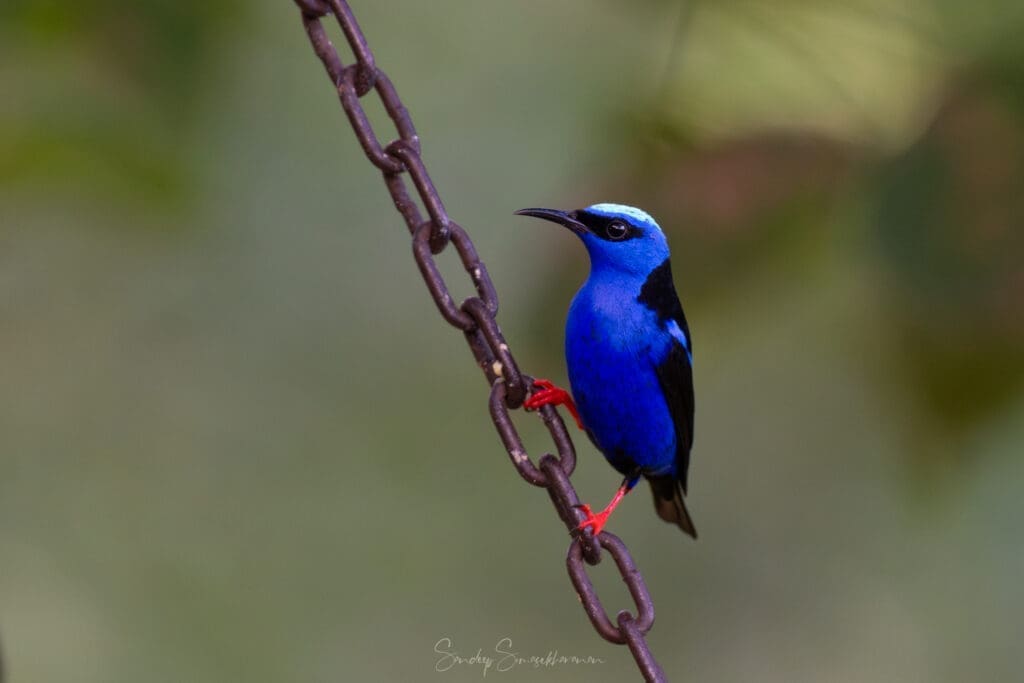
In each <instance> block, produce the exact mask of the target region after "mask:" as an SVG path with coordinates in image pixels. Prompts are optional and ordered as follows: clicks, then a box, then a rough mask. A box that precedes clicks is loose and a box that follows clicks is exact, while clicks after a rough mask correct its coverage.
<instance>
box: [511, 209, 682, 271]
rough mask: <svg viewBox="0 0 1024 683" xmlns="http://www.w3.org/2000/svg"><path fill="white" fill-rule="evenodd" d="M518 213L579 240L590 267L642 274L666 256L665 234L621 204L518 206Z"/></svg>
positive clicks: (647, 218)
mask: <svg viewBox="0 0 1024 683" xmlns="http://www.w3.org/2000/svg"><path fill="white" fill-rule="evenodd" d="M516 214H518V215H520V216H533V217H535V218H543V219H544V220H546V221H551V222H553V223H558V224H559V225H563V226H565V227H567V228H569V229H570V230H572V231H573V232H574V233H576V235H577V236H578V237H579V238H580V239H581V240H583V244H584V245H585V246H586V247H587V252H588V253H589V254H590V263H591V268H592V269H593V270H595V271H598V270H605V269H610V270H615V271H619V272H622V273H626V274H630V275H636V276H640V277H643V276H646V275H647V274H649V273H650V272H651V271H652V270H654V269H655V268H657V267H658V266H660V265H661V264H662V263H663V262H664V261H665V259H667V258H668V242H667V241H666V240H665V234H664V233H662V231H661V228H660V227H658V224H657V223H656V222H655V221H654V219H653V218H651V216H650V215H649V214H647V213H646V212H644V211H641V210H640V209H636V208H633V207H632V206H624V205H622V204H594V205H593V206H588V207H587V208H585V209H577V210H576V211H558V210H556V209H520V210H519V211H516Z"/></svg>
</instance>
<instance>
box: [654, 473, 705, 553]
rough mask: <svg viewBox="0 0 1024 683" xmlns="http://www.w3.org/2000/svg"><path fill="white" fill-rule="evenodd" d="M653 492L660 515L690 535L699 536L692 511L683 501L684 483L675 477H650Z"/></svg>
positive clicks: (656, 508) (655, 505) (655, 506)
mask: <svg viewBox="0 0 1024 683" xmlns="http://www.w3.org/2000/svg"><path fill="white" fill-rule="evenodd" d="M647 481H649V482H651V492H652V493H653V494H654V509H655V511H657V513H658V516H659V517H661V518H662V519H663V520H665V521H666V522H669V523H670V524H676V525H678V526H679V528H680V529H682V530H683V531H685V532H686V533H688V534H689V535H690V536H693V537H694V538H697V529H696V528H695V527H694V526H693V520H692V519H690V513H689V512H687V511H686V503H684V502H683V483H682V482H681V481H679V480H678V479H676V478H675V477H650V478H648V480H647Z"/></svg>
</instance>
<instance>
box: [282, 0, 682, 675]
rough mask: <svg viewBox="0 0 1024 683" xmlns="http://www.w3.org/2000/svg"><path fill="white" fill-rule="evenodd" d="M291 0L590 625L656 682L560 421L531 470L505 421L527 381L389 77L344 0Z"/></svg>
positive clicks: (648, 615) (614, 545) (641, 588)
mask: <svg viewBox="0 0 1024 683" xmlns="http://www.w3.org/2000/svg"><path fill="white" fill-rule="evenodd" d="M295 3H296V4H297V5H298V6H299V9H300V10H301V11H302V22H303V25H304V26H305V29H306V34H307V35H308V36H309V41H310V43H311V45H312V47H313V51H314V52H315V53H316V55H317V57H319V58H320V61H321V62H323V65H324V68H325V69H326V70H327V74H328V76H330V78H331V82H332V83H333V84H334V87H335V89H336V90H337V93H338V99H339V100H340V101H341V106H342V109H344V111H345V115H346V116H347V117H348V121H349V123H350V124H351V126H352V129H353V131H354V132H355V134H356V138H357V139H358V140H359V144H360V146H361V147H362V149H363V153H364V154H366V158H367V159H369V160H370V163H372V164H373V165H374V166H376V167H377V168H378V169H380V170H381V171H382V173H383V174H384V182H385V184H386V185H387V188H388V192H389V193H390V194H391V198H392V200H393V201H394V204H395V208H396V209H397V210H398V212H399V213H400V214H401V215H402V218H403V219H404V220H405V224H406V226H407V227H408V229H409V232H410V233H411V234H412V246H413V257H414V259H415V260H416V264H417V266H418V267H419V270H420V274H421V275H422V276H423V280H424V282H425V283H426V285H427V289H428V290H429V291H430V295H431V297H432V298H433V300H434V303H435V304H436V305H437V309H438V311H439V312H440V313H441V316H442V317H443V318H444V319H445V320H446V321H448V323H449V324H450V325H452V326H454V327H456V328H457V329H459V330H461V331H462V332H463V334H464V336H465V337H466V341H467V343H468V344H469V347H470V350H471V351H472V353H473V357H474V358H475V359H476V362H477V364H478V365H479V366H480V368H481V370H482V371H483V372H484V376H485V377H486V379H487V381H488V383H489V384H490V385H491V394H490V401H489V407H490V413H491V418H492V420H493V421H494V426H495V429H497V431H498V436H499V437H500V438H501V442H502V444H503V445H504V447H505V450H506V451H508V455H509V458H510V459H511V460H512V465H513V466H514V467H515V468H516V471H517V472H518V473H519V476H521V477H522V478H523V479H524V480H526V481H527V482H529V483H530V484H533V485H534V486H540V487H543V488H545V489H546V490H547V492H548V495H549V496H550V497H551V501H552V503H553V504H554V506H555V510H556V511H557V512H558V516H559V518H561V520H562V522H563V523H564V524H565V526H566V528H567V529H568V530H569V532H570V534H571V535H572V537H573V538H572V541H571V542H570V544H569V551H568V554H567V556H566V566H567V568H568V571H569V577H570V579H571V580H572V584H573V586H574V587H575V589H576V594H577V596H578V597H579V600H580V602H581V604H582V605H583V609H584V611H585V612H586V614H587V616H588V617H589V618H590V622H591V623H592V624H593V625H594V628H595V630H597V632H598V633H599V634H600V635H601V637H602V638H604V639H605V640H607V641H609V642H612V643H617V644H625V645H627V646H628V647H629V651H630V652H631V653H632V655H633V658H634V659H635V660H636V663H637V666H638V667H639V668H640V671H641V673H642V674H643V676H644V679H645V680H647V681H665V680H666V678H665V674H664V672H663V671H662V670H661V668H660V667H659V666H658V663H657V662H656V661H655V659H654V656H653V655H652V654H651V651H650V649H649V648H648V646H647V642H646V640H645V638H644V636H645V635H646V634H647V632H648V631H650V629H651V626H652V625H653V624H654V603H653V602H652V601H651V596H650V594H649V593H648V591H647V586H646V584H645V583H644V580H643V577H641V576H640V572H639V570H637V568H636V565H635V564H634V563H633V558H632V556H631V555H630V554H629V551H628V550H627V549H626V545H625V544H624V543H623V542H622V541H621V540H620V539H619V538H618V537H617V536H615V535H613V534H610V533H608V532H603V533H601V534H600V535H599V536H598V537H597V538H594V536H593V535H592V534H591V532H590V530H589V529H588V530H586V531H584V532H583V533H579V532H578V531H577V529H578V527H579V524H580V522H582V521H583V518H584V514H583V512H582V511H581V510H580V508H579V497H578V496H577V494H576V490H575V489H574V488H573V486H572V482H571V481H570V480H569V477H570V476H571V475H572V473H573V470H574V469H575V467H576V451H575V449H574V448H573V444H572V439H571V438H570V437H569V433H568V431H567V430H566V427H565V423H564V422H563V421H562V418H561V416H560V415H559V414H558V411H556V410H555V409H554V408H553V407H551V406H544V407H542V408H541V409H540V410H539V411H537V412H538V416H539V417H540V419H541V421H542V422H543V423H544V426H545V427H546V428H547V430H548V432H549V433H550V435H551V439H552V441H553V442H554V444H555V450H556V452H557V453H558V455H557V456H556V455H553V454H551V453H546V454H544V455H543V456H542V457H541V458H540V460H539V465H535V464H534V463H533V461H532V460H531V459H530V456H529V454H528V453H527V451H526V448H525V446H524V445H523V441H522V439H521V438H520V436H519V432H518V430H517V429H516V427H515V424H514V423H513V421H512V415H511V412H510V411H511V410H514V409H517V408H520V407H521V406H522V404H523V401H524V400H525V399H526V396H527V394H528V391H529V387H530V386H531V385H532V382H533V380H532V378H531V377H529V376H527V375H525V374H523V373H522V372H520V370H519V366H518V364H517V363H516V360H515V357H514V356H513V355H512V351H511V350H510V349H509V346H508V343H507V342H506V341H505V337H504V336H503V335H502V332H501V328H500V327H499V326H498V323H497V320H496V315H497V313H498V295H497V292H496V291H495V289H494V284H493V283H492V282H491V278H490V276H489V275H488V274H487V268H486V267H485V266H484V263H483V261H481V260H480V257H479V256H478V255H477V253H476V248H475V247H474V246H473V242H472V240H470V238H469V235H468V234H467V233H466V231H465V230H463V229H462V228H461V227H460V226H459V225H458V224H456V223H455V222H454V221H452V220H451V219H450V218H449V216H448V212H447V211H446V209H445V207H444V204H443V203H442V202H441V197H440V196H439V195H438V193H437V188H435V187H434V182H433V180H431V178H430V174H429V172H428V171H427V167H426V164H424V162H423V158H422V157H421V156H420V141H419V136H417V134H416V129H415V127H414V126H413V123H412V119H411V118H410V116H409V112H408V110H407V109H406V108H405V105H403V104H402V100H401V99H400V98H399V96H398V92H397V91H396V90H395V88H394V86H393V85H392V83H391V80H390V79H389V78H388V77H387V75H386V74H385V73H384V72H383V71H381V70H380V69H379V68H378V67H377V66H376V63H375V60H374V56H373V52H372V51H371V50H370V47H369V45H368V43H367V42H366V37H365V36H364V35H363V32H362V30H361V29H360V28H359V24H358V22H357V21H356V19H355V16H354V15H353V14H352V10H351V9H350V8H349V6H348V3H347V2H345V0H295ZM328 15H334V17H335V18H336V19H337V21H338V24H339V26H340V27H341V31H342V33H343V34H344V35H345V39H346V42H347V43H348V44H349V46H350V48H351V49H352V53H353V54H354V55H355V62H354V63H353V64H351V65H349V66H345V65H344V64H343V63H342V61H341V57H340V56H339V55H338V52H337V50H335V48H334V46H333V45H332V44H331V41H330V39H329V38H328V37H327V33H326V30H325V29H324V26H323V24H322V23H321V19H323V18H324V17H326V16H328ZM371 90H375V91H376V92H377V96H378V97H379V98H380V100H381V103H382V104H383V106H384V110H385V111H386V112H387V114H388V116H389V117H390V119H391V121H392V122H393V124H394V127H395V131H396V132H397V134H398V137H397V138H396V139H395V140H393V141H391V142H389V143H387V144H382V143H381V141H380V138H378V137H377V134H376V133H375V132H374V129H373V126H372V125H371V124H370V121H369V118H368V117H367V115H366V111H365V110H364V109H363V106H362V104H361V102H360V98H362V97H363V96H365V95H367V94H368V93H369V92H370V91H371ZM406 174H408V177H409V179H410V180H411V181H412V186H413V188H414V189H415V191H416V196H417V197H418V198H419V200H420V202H421V203H422V205H423V208H424V209H425V210H426V214H427V217H426V218H424V217H423V215H422V214H421V212H420V208H419V206H418V205H417V203H416V201H414V200H413V198H412V197H411V196H410V194H409V190H408V186H407V185H406V182H405V176H406ZM449 243H450V244H453V245H454V246H455V250H456V252H457V253H458V255H459V260H460V261H461V262H462V265H463V267H464V268H465V269H466V272H467V273H468V274H469V277H470V279H471V280H472V282H473V287H474V289H475V290H476V296H472V297H470V298H468V299H466V300H465V301H463V302H462V303H461V304H459V305H456V304H455V299H454V298H453V297H452V295H451V292H450V291H449V289H448V285H447V283H446V282H445V280H444V277H443V276H442V275H441V271H440V269H439V268H438V265H437V263H436V261H435V260H434V256H436V255H437V254H440V253H441V252H442V251H443V250H444V249H445V248H447V246H448V244H449ZM602 548H603V549H604V550H607V551H608V553H609V554H610V555H611V557H612V559H613V560H614V562H615V566H616V567H617V568H618V570H619V573H620V574H621V576H622V579H623V581H624V582H625V584H626V587H627V589H628V590H629V594H630V595H631V596H632V598H633V602H634V603H635V605H636V614H633V613H630V612H629V611H626V610H623V611H621V612H619V613H618V616H617V618H616V623H612V621H611V619H609V617H608V614H607V612H605V609H604V606H603V605H602V604H601V600H600V598H598V595H597V591H596V590H595V588H594V584H593V583H592V582H591V581H590V577H589V576H588V575H587V569H586V564H591V565H595V564H597V563H598V562H600V561H601V555H602V552H601V551H602ZM585 563H586V564H585Z"/></svg>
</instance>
